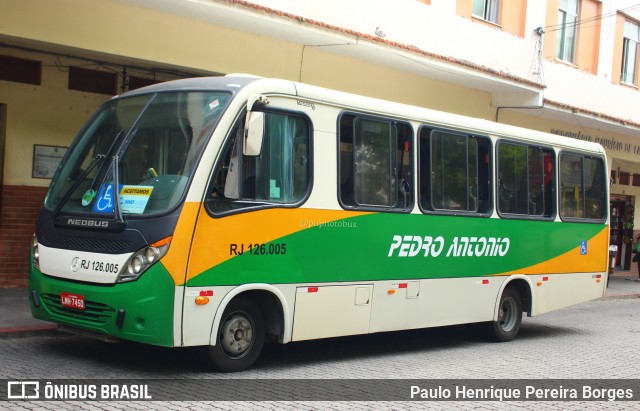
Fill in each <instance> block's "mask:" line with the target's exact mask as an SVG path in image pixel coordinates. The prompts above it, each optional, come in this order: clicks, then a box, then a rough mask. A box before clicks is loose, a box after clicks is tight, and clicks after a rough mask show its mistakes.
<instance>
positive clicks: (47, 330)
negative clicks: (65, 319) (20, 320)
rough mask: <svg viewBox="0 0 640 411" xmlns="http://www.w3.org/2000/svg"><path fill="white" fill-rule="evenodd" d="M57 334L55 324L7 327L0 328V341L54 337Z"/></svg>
mask: <svg viewBox="0 0 640 411" xmlns="http://www.w3.org/2000/svg"><path fill="white" fill-rule="evenodd" d="M57 333H58V326H57V325H55V324H51V325H48V324H47V325H29V326H24V327H8V328H0V339H4V338H6V339H9V338H22V337H33V336H37V335H38V336H39V335H55V334H57Z"/></svg>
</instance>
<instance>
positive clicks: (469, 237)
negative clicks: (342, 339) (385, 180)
mask: <svg viewBox="0 0 640 411" xmlns="http://www.w3.org/2000/svg"><path fill="white" fill-rule="evenodd" d="M605 227H606V225H605V224H597V223H594V224H585V223H567V222H551V221H535V220H524V219H523V220H515V219H496V218H491V219H489V218H470V217H457V216H428V215H419V214H411V215H404V214H392V213H377V214H368V215H363V216H358V217H354V218H348V219H344V220H338V221H334V222H330V223H327V224H325V225H324V226H316V227H313V228H309V229H306V230H302V231H299V232H296V233H293V234H291V235H288V236H285V237H282V238H279V239H277V240H274V241H272V242H270V243H267V244H265V245H264V247H255V245H252V248H251V250H249V249H248V245H249V243H251V242H250V241H249V239H248V240H247V244H246V245H244V246H243V247H242V248H241V247H240V246H238V252H240V251H244V252H243V253H242V254H239V255H237V256H235V257H233V258H231V259H230V260H227V261H225V262H224V263H221V264H219V265H217V266H215V267H212V268H210V269H209V270H206V271H204V272H202V273H200V274H199V275H197V276H195V277H194V278H192V279H191V280H190V281H188V283H187V285H188V286H211V285H237V284H243V283H256V282H264V283H305V282H306V283H308V282H312V283H314V282H318V283H322V282H347V281H376V280H387V279H412V278H454V277H473V276H486V275H494V274H500V273H505V272H511V271H515V270H519V269H522V268H525V267H530V266H532V265H535V264H539V263H542V262H545V261H549V260H550V259H552V258H555V257H558V256H560V255H562V254H564V253H566V252H568V251H570V250H573V249H576V248H579V247H580V246H581V244H586V242H587V241H589V240H590V239H592V238H593V237H594V236H596V235H597V234H599V233H600V232H602V230H603V229H604V228H605ZM283 249H284V253H283ZM585 252H588V253H591V255H593V253H600V252H601V250H585Z"/></svg>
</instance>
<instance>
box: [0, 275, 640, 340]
mask: <svg viewBox="0 0 640 411" xmlns="http://www.w3.org/2000/svg"><path fill="white" fill-rule="evenodd" d="M637 279H638V274H637V273H634V272H630V271H618V272H616V273H615V274H614V275H612V276H611V278H610V279H609V287H607V292H606V296H605V297H603V298H640V282H635V281H634V280H637ZM56 328H57V327H56V325H55V324H53V323H49V322H46V321H40V320H36V319H35V318H33V317H32V316H31V311H30V309H29V295H28V292H27V289H26V288H0V338H15V337H26V336H32V335H42V334H45V335H46V334H54V333H56Z"/></svg>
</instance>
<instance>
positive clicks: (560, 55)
mask: <svg viewBox="0 0 640 411" xmlns="http://www.w3.org/2000/svg"><path fill="white" fill-rule="evenodd" d="M569 1H570V0H569ZM575 1H576V10H575V15H574V14H573V13H574V11H573V10H566V9H563V8H562V6H561V5H560V4H558V30H557V31H558V33H557V40H556V53H555V54H556V58H557V59H559V60H561V61H564V62H567V63H570V64H575V61H576V47H577V45H578V19H579V17H580V2H581V1H580V0H575ZM561 15H562V17H563V19H562V20H563V21H562V22H561V21H560V16H561ZM568 16H570V17H572V18H573V21H572V22H571V23H567V17H568ZM568 29H569V30H572V31H573V41H572V44H571V52H570V56H569V57H570V58H569V59H567V58H566V57H567V56H566V54H567V53H566V41H567V35H568V34H569V31H568Z"/></svg>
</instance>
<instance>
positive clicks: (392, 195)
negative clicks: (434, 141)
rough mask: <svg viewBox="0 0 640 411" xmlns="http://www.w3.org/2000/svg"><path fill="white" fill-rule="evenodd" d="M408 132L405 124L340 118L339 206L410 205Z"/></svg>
mask: <svg viewBox="0 0 640 411" xmlns="http://www.w3.org/2000/svg"><path fill="white" fill-rule="evenodd" d="M411 135H412V131H411V127H410V126H409V125H408V124H405V123H396V122H394V121H391V120H385V119H374V118H366V117H360V116H353V115H344V116H342V117H341V119H340V132H339V144H340V148H339V149H340V158H339V162H340V164H339V185H340V189H339V198H340V203H341V204H342V206H343V207H345V208H355V207H366V208H372V207H373V208H385V209H397V210H408V209H410V208H411V206H412V205H413V190H412V180H413V179H412V176H411V168H412V164H413V162H412V154H411Z"/></svg>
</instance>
